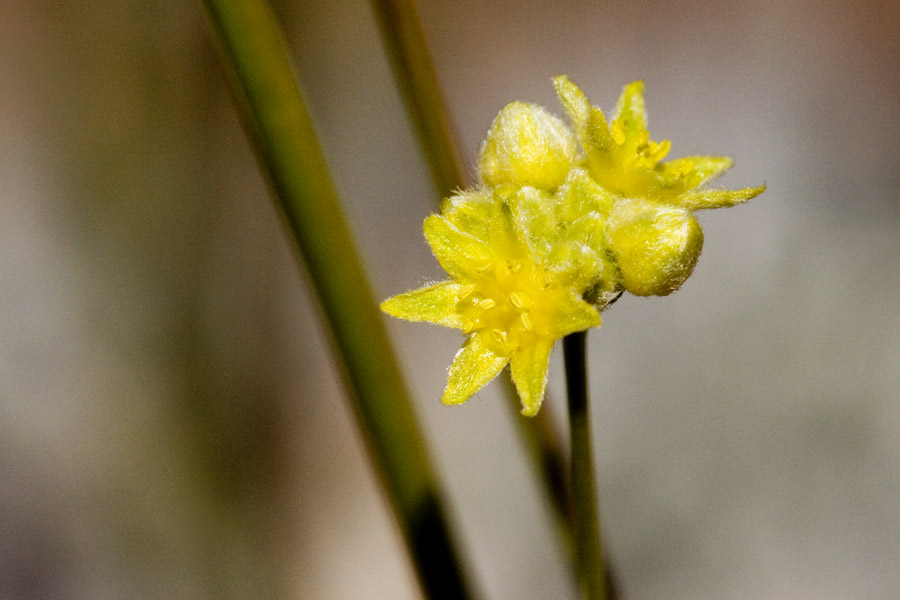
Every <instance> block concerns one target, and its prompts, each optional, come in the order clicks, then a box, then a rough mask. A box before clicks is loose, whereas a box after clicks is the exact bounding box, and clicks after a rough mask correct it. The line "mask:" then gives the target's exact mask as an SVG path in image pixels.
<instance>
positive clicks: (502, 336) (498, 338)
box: [491, 329, 506, 344]
mask: <svg viewBox="0 0 900 600" xmlns="http://www.w3.org/2000/svg"><path fill="white" fill-rule="evenodd" d="M491 339H493V340H494V341H495V342H497V343H498V344H505V343H506V332H505V331H500V330H499V329H491Z"/></svg>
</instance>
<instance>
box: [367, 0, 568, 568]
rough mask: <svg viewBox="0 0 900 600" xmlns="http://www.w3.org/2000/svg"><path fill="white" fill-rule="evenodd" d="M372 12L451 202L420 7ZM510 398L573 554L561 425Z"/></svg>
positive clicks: (394, 4)
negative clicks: (526, 412) (524, 414)
mask: <svg viewBox="0 0 900 600" xmlns="http://www.w3.org/2000/svg"><path fill="white" fill-rule="evenodd" d="M372 7H373V10H374V12H375V15H376V16H377V17H378V21H379V23H380V25H381V30H382V34H383V38H384V41H385V44H386V46H387V50H388V53H389V54H390V56H391V64H392V65H393V68H394V74H395V76H396V78H397V81H398V84H399V86H400V89H401V90H402V91H403V97H404V99H405V101H406V107H407V110H408V112H409V114H410V118H411V119H412V121H413V123H414V124H415V127H416V132H417V133H418V138H419V144H420V146H421V147H422V150H423V151H424V153H425V156H426V157H427V159H428V164H429V166H430V168H431V174H432V178H433V180H434V184H435V186H436V187H437V190H438V196H439V198H443V197H446V196H448V195H450V194H451V193H452V192H453V191H455V190H458V189H461V188H463V187H465V185H466V180H465V177H464V175H463V172H462V168H461V165H462V164H463V161H462V160H461V159H460V156H461V154H460V151H459V144H458V143H457V140H456V136H455V135H454V128H453V125H452V122H451V118H450V117H449V112H448V111H447V107H446V104H445V102H444V97H443V93H442V92H441V87H440V83H439V81H438V77H437V74H436V72H435V69H434V64H433V62H432V60H431V53H430V52H429V49H428V43H427V38H426V35H425V30H424V28H423V27H422V21H421V18H420V16H419V12H418V9H417V7H416V2H415V0H372ZM504 393H505V395H506V396H507V398H508V402H507V403H508V404H509V406H510V407H511V409H512V412H513V414H514V415H515V416H514V418H515V422H516V427H517V428H518V430H519V434H520V435H521V437H522V439H523V441H524V443H525V448H526V450H527V451H528V454H529V456H530V458H531V462H532V464H533V465H534V468H535V469H536V471H537V473H538V474H539V476H540V479H541V480H542V481H543V483H544V487H545V492H546V494H547V498H548V500H549V502H550V506H551V507H552V509H553V512H554V514H555V515H556V520H557V523H558V524H559V531H560V535H561V537H562V540H563V543H564V544H565V545H566V547H567V548H568V549H570V550H571V549H572V548H573V546H574V541H573V535H572V514H571V510H570V506H571V502H570V500H569V496H568V487H567V485H566V482H565V472H566V461H565V458H564V457H563V452H562V450H561V448H562V444H561V443H560V440H559V433H558V428H557V427H556V423H554V421H553V416H552V414H551V413H550V411H547V410H543V411H541V412H539V413H538V414H537V415H535V416H534V417H532V418H530V419H523V418H521V415H520V414H519V409H520V408H521V405H520V404H519V398H518V394H517V393H516V390H515V388H514V387H513V386H512V384H511V383H509V384H507V385H506V386H505V387H504Z"/></svg>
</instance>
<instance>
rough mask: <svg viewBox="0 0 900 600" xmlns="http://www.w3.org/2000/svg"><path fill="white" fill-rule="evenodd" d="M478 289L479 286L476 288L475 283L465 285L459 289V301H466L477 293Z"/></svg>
mask: <svg viewBox="0 0 900 600" xmlns="http://www.w3.org/2000/svg"><path fill="white" fill-rule="evenodd" d="M476 287H478V286H476V285H475V284H474V283H470V284H468V285H464V286H462V287H461V288H459V294H458V296H459V299H460V300H465V299H466V298H468V297H469V296H471V295H472V294H473V293H474V292H475V288H476Z"/></svg>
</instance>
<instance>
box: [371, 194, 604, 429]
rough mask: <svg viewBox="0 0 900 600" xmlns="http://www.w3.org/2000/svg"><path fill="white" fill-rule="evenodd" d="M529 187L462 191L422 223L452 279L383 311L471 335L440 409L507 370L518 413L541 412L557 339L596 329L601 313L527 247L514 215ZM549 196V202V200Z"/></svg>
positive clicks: (573, 282) (572, 281)
mask: <svg viewBox="0 0 900 600" xmlns="http://www.w3.org/2000/svg"><path fill="white" fill-rule="evenodd" d="M537 193H539V192H538V190H536V189H535V188H523V189H516V188H514V187H511V186H505V187H502V186H501V187H500V188H498V189H496V190H494V191H489V190H476V191H470V192H463V193H461V194H458V195H457V196H454V197H453V198H450V199H449V200H448V201H446V202H445V206H444V210H443V211H442V212H443V214H442V215H431V216H430V217H428V218H427V219H426V220H425V225H424V229H425V236H426V238H427V239H428V243H429V244H430V245H431V248H432V250H433V251H434V254H435V256H436V257H437V259H438V262H440V264H441V266H442V267H443V268H444V270H445V271H447V273H448V274H449V275H450V276H451V277H452V278H453V279H452V280H451V281H445V282H441V283H436V284H433V285H429V286H427V287H424V288H422V289H419V290H415V291H412V292H407V293H405V294H400V295H398V296H394V297H393V298H390V299H388V300H386V301H385V302H383V303H382V305H381V308H382V310H384V311H385V312H386V313H388V314H390V315H392V316H395V317H399V318H402V319H406V320H409V321H426V322H430V323H436V324H438V325H444V326H446V327H454V328H457V329H461V330H462V331H463V333H464V334H466V335H468V338H467V339H466V341H465V343H464V344H463V346H462V348H461V349H460V351H459V352H458V353H457V354H456V358H455V359H454V360H453V364H451V366H450V370H449V377H448V381H447V387H446V390H445V391H444V395H443V398H442V400H443V402H444V403H445V404H460V403H462V402H465V401H466V400H468V399H469V398H470V397H471V396H472V395H473V394H474V393H475V392H477V391H478V390H479V389H481V387H483V386H484V385H486V384H487V383H488V382H489V381H490V380H491V379H493V378H494V377H495V376H496V375H497V374H498V373H499V372H500V371H501V370H502V369H503V367H504V366H506V365H507V364H509V365H510V372H511V375H512V379H513V382H514V383H515V385H516V389H517V390H518V392H519V396H520V398H521V401H522V413H523V414H525V415H528V416H531V415H534V414H536V413H537V411H538V409H539V408H540V406H541V402H542V400H543V397H544V389H545V387H546V383H547V365H548V361H549V359H550V352H551V350H552V349H553V345H554V344H555V343H556V341H557V340H558V339H560V338H562V337H563V336H566V335H568V334H570V333H573V332H575V331H581V330H583V329H587V328H589V327H594V326H597V325H599V324H600V313H599V312H598V311H597V309H596V308H594V307H593V306H591V305H590V304H588V303H587V302H585V301H584V300H583V299H582V292H583V290H582V289H580V288H579V287H578V286H579V285H580V284H582V282H581V281H580V280H578V278H577V277H573V275H572V273H571V272H570V271H567V270H565V269H559V268H554V267H553V265H552V264H551V263H550V262H549V261H548V260H547V258H548V257H547V255H546V254H543V253H541V251H540V250H539V249H536V248H534V246H533V245H532V244H529V239H528V238H529V234H530V232H529V229H528V224H527V223H524V222H523V219H519V218H517V217H516V213H518V212H520V210H519V208H520V207H519V206H518V205H520V204H522V203H523V202H525V200H524V199H525V198H528V197H529V196H532V197H533V196H534V195H535V194H537ZM545 199H549V196H546V197H545Z"/></svg>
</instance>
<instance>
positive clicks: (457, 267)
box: [423, 215, 495, 279]
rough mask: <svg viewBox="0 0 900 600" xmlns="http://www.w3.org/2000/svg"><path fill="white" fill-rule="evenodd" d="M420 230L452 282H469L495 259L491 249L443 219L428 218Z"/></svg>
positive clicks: (436, 217) (432, 216)
mask: <svg viewBox="0 0 900 600" xmlns="http://www.w3.org/2000/svg"><path fill="white" fill-rule="evenodd" d="M423 227H424V229H425V237H426V238H427V239H428V243H429V244H430V245H431V250H432V251H433V252H434V255H435V256H436V257H437V259H438V262H439V263H441V266H442V267H444V270H445V271H447V273H449V274H450V275H451V276H452V277H453V278H455V279H471V278H472V277H473V276H475V275H476V274H477V269H478V268H479V267H483V266H484V265H485V264H488V263H490V262H492V261H493V260H494V258H495V255H494V251H493V250H492V249H491V248H490V246H488V245H487V244H486V243H484V242H482V241H480V240H478V239H476V238H474V237H472V236H470V235H468V234H465V233H463V232H462V231H460V230H459V229H457V228H456V227H454V226H453V225H451V224H450V223H449V222H447V220H446V219H444V218H443V217H440V216H438V215H431V216H430V217H428V218H427V219H425V224H424V226H423Z"/></svg>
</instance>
